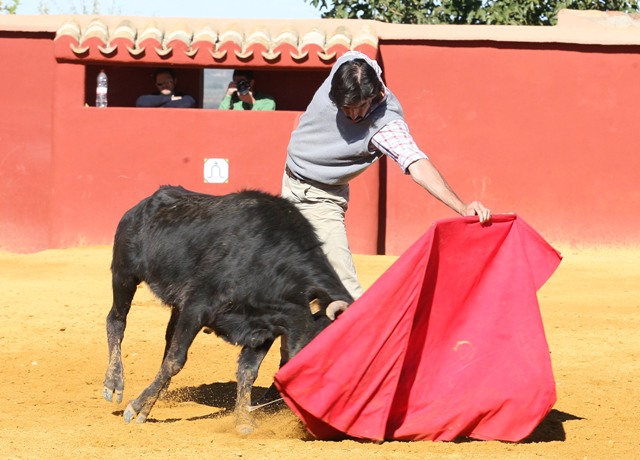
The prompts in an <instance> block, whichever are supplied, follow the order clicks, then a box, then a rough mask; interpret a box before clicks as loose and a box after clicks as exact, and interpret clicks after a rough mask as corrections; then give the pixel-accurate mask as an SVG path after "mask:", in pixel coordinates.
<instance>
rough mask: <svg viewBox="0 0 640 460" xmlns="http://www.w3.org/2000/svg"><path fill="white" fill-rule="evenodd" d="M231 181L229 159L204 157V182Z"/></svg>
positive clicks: (219, 182)
mask: <svg viewBox="0 0 640 460" xmlns="http://www.w3.org/2000/svg"><path fill="white" fill-rule="evenodd" d="M228 181H229V160H228V159H227V158H205V159H204V182H205V183H209V184H225V183H227V182H228Z"/></svg>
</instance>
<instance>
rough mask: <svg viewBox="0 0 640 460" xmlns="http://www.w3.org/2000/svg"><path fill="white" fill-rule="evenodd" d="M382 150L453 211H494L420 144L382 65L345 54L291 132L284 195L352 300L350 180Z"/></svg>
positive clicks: (486, 215)
mask: <svg viewBox="0 0 640 460" xmlns="http://www.w3.org/2000/svg"><path fill="white" fill-rule="evenodd" d="M383 155H386V156H388V157H389V158H391V159H392V160H393V161H395V162H396V163H397V164H398V166H399V167H400V168H401V169H402V171H403V172H404V173H405V174H407V175H410V176H411V178H412V179H413V180H414V181H415V182H416V183H417V184H419V185H420V186H421V187H422V188H424V189H425V190H426V191H427V192H428V193H429V194H431V195H432V196H433V197H435V198H436V199H438V200H440V201H441V202H443V203H444V204H445V205H447V206H448V207H449V208H451V209H452V210H453V211H455V212H456V213H458V214H460V215H461V216H473V215H477V216H478V218H479V221H480V222H481V223H488V222H489V221H490V220H491V211H490V210H489V209H487V208H486V207H485V206H484V205H483V204H482V203H481V202H479V201H470V202H466V201H462V200H461V199H460V198H459V197H458V195H457V194H456V193H455V192H454V191H453V189H452V188H451V187H450V186H449V184H448V183H447V181H446V180H445V179H444V177H443V176H442V175H441V174H440V172H439V171H438V170H437V169H436V167H435V165H434V164H433V163H432V162H431V161H430V160H429V158H427V155H425V154H424V153H423V152H422V151H421V150H420V149H419V148H418V146H417V145H416V143H415V141H414V139H413V137H412V136H411V133H410V132H409V127H408V126H407V123H406V122H405V119H404V114H403V112H402V107H401V105H400V102H399V101H398V99H397V98H396V97H395V95H394V94H393V93H392V92H391V91H390V90H389V88H387V87H386V86H385V84H384V83H383V81H382V70H381V69H380V67H379V66H378V63H377V62H376V61H374V60H372V59H370V58H369V57H367V56H366V55H365V54H362V53H359V52H357V51H350V52H347V53H345V54H344V55H343V56H341V57H340V58H339V59H338V60H337V61H336V63H335V64H334V66H333V68H332V69H331V72H330V74H329V76H328V77H327V79H326V80H325V81H324V83H322V85H321V86H320V88H319V89H318V90H317V91H316V93H315V95H314V96H313V99H312V100H311V103H310V104H309V106H308V107H307V109H306V110H305V112H304V113H303V114H302V116H301V117H300V122H299V123H298V126H297V127H296V128H295V129H294V131H293V133H292V134H291V139H290V141H289V146H288V147H287V158H286V163H285V168H284V174H283V177H282V196H283V197H285V198H287V199H289V200H290V201H292V202H293V203H295V205H296V206H297V207H298V209H300V211H301V212H302V214H304V216H305V217H307V219H309V221H311V223H312V224H313V226H314V228H315V229H316V232H317V234H318V237H319V238H320V240H321V241H322V243H323V245H322V248H323V250H324V252H325V254H326V255H327V257H328V259H329V262H331V265H332V266H333V267H334V269H335V270H336V272H337V273H338V275H339V276H340V279H342V281H343V283H344V285H345V287H346V288H347V289H348V290H349V292H350V293H351V295H352V296H353V297H354V298H358V297H359V296H360V295H361V294H362V293H363V289H362V287H361V286H360V283H359V281H358V278H357V276H356V271H355V266H354V263H353V257H352V255H351V251H350V249H349V242H348V240H347V232H346V226H345V213H346V211H347V206H348V204H349V182H350V181H351V180H352V179H353V178H355V177H357V176H358V175H359V174H361V173H362V172H364V170H365V169H367V167H368V166H370V165H372V164H373V163H374V162H376V161H377V160H378V159H380V158H381V157H382V156H383ZM406 199H408V200H415V199H416V198H415V197H413V196H408V197H406Z"/></svg>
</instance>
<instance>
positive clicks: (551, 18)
mask: <svg viewBox="0 0 640 460" xmlns="http://www.w3.org/2000/svg"><path fill="white" fill-rule="evenodd" d="M305 1H306V2H307V3H310V4H311V5H313V6H314V7H316V8H318V9H319V10H320V12H321V13H322V17H323V18H350V19H356V18H359V19H376V20H378V21H383V22H393V23H400V24H508V25H554V24H556V22H557V19H556V18H557V15H558V11H559V10H561V9H563V8H568V9H573V10H600V11H624V12H627V13H629V12H637V11H638V10H639V8H640V5H639V2H638V1H637V0H636V1H627V0H560V1H554V0H440V1H439V0H355V1H354V0H305Z"/></svg>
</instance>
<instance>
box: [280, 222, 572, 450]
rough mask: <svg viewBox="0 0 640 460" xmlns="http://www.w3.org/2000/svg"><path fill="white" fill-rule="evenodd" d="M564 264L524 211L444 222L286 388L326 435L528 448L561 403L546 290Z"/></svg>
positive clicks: (314, 428) (290, 375)
mask: <svg viewBox="0 0 640 460" xmlns="http://www.w3.org/2000/svg"><path fill="white" fill-rule="evenodd" d="M560 259H561V256H560V254H559V253H558V252H557V251H556V250H554V249H553V248H552V247H551V246H549V245H548V244H547V243H546V242H545V241H544V240H543V239H542V238H541V237H540V235H538V234H537V233H536V232H535V230H533V229H532V228H531V227H530V226H529V225H527V224H526V223H525V222H524V221H523V220H522V219H521V218H519V217H517V216H516V215H497V216H493V219H492V224H491V225H488V226H482V225H481V224H480V223H479V222H478V219H477V217H465V218H455V219H449V220H442V221H439V222H437V223H436V224H434V225H433V226H432V227H431V229H430V230H429V231H428V232H427V233H426V234H425V235H424V236H422V237H421V238H420V239H419V240H418V241H417V242H416V243H415V244H414V245H413V246H412V247H411V248H409V250H407V252H405V253H404V254H403V255H402V256H401V257H400V258H399V259H398V260H397V261H396V262H395V263H394V264H393V265H392V266H391V267H390V268H389V269H388V270H387V271H386V272H385V273H384V274H383V275H382V276H381V277H380V278H379V279H378V280H377V281H376V282H375V283H374V284H373V285H372V286H371V287H370V288H369V289H368V290H367V291H366V292H365V294H364V295H363V296H362V297H360V298H359V299H358V300H357V301H356V302H354V303H353V304H352V305H351V307H350V308H349V309H348V310H347V311H346V312H345V313H344V314H342V315H341V316H340V318H338V319H337V320H336V322H335V323H333V324H332V325H331V326H330V327H328V328H327V329H325V330H324V331H323V332H322V333H321V334H320V335H319V336H318V337H316V338H315V339H314V340H313V341H312V342H311V343H309V345H307V346H306V347H305V348H304V349H303V350H302V351H301V352H300V353H298V355H296V356H295V357H294V358H293V359H292V360H291V361H289V362H288V363H287V364H286V365H285V366H284V367H282V369H280V371H279V372H278V373H277V374H276V376H275V383H276V386H277V388H278V389H279V390H280V393H281V394H282V396H283V397H284V399H285V401H286V403H287V404H288V405H289V407H290V408H291V409H292V410H293V411H294V412H295V413H296V414H297V415H298V416H299V417H300V418H301V419H302V421H303V422H304V423H305V424H306V426H307V429H308V430H309V431H310V432H311V433H312V434H313V435H314V436H316V437H317V438H319V439H340V438H344V437H353V438H360V439H367V440H426V439H429V440H452V439H455V438H456V437H459V436H468V437H472V438H476V439H494V440H504V441H519V440H521V439H523V438H525V437H526V436H527V435H529V434H530V433H531V432H532V431H533V430H534V429H535V427H536V426H537V425H538V424H539V423H540V422H541V421H542V419H543V418H544V417H545V416H546V415H547V414H548V413H549V411H550V410H551V408H552V407H553V404H554V403H555V401H556V391H555V382H554V378H553V373H552V369H551V360H550V356H549V347H548V345H547V342H546V338H545V335H544V329H543V326H542V319H541V317H540V310H539V307H538V301H537V297H536V291H537V290H538V289H539V288H540V287H541V286H542V285H543V284H544V283H545V282H546V280H547V279H548V278H549V277H550V276H551V274H552V273H553V272H554V271H555V269H556V268H557V266H558V264H559V263H560Z"/></svg>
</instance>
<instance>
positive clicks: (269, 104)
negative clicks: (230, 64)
mask: <svg viewBox="0 0 640 460" xmlns="http://www.w3.org/2000/svg"><path fill="white" fill-rule="evenodd" d="M254 84H255V80H254V78H253V72H252V71H251V70H235V71H234V72H233V80H232V81H231V82H230V83H229V87H228V88H227V93H226V94H225V96H224V98H223V99H222V101H221V102H220V106H219V107H218V108H219V109H220V110H275V109H276V101H275V100H274V99H273V97H271V96H270V95H268V94H265V93H260V92H258V91H255V90H254V87H253V86H254Z"/></svg>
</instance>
